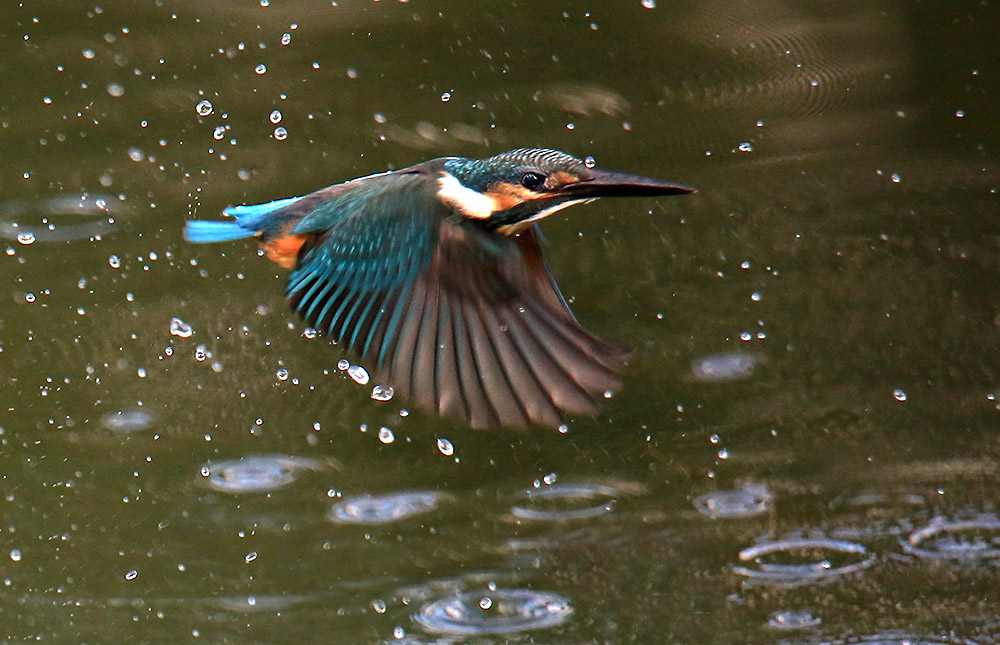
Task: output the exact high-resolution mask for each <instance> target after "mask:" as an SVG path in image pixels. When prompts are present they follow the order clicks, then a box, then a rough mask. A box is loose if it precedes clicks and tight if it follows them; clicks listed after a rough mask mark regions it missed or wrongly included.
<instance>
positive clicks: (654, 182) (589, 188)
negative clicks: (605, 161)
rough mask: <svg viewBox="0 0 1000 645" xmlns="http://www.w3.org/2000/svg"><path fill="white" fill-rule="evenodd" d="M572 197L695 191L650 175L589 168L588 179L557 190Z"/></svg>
mask: <svg viewBox="0 0 1000 645" xmlns="http://www.w3.org/2000/svg"><path fill="white" fill-rule="evenodd" d="M559 192H561V193H563V194H564V195H566V196H567V197H572V198H574V199H588V198H595V197H642V196H648V197H652V196H656V195H684V194H686V193H693V192H696V191H695V189H694V188H688V187H687V186H681V185H680V184H672V183H670V182H666V181H660V180H659V179H652V178H650V177H640V176H639V175H628V174H625V173H622V172H609V171H606V170H591V171H590V179H584V180H582V181H578V182H575V183H572V184H568V185H566V186H563V187H562V189H561V190H560V191H559Z"/></svg>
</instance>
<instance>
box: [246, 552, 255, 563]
mask: <svg viewBox="0 0 1000 645" xmlns="http://www.w3.org/2000/svg"><path fill="white" fill-rule="evenodd" d="M256 559H257V552H256V551H251V552H250V553H247V554H246V555H245V556H243V561H244V562H246V563H247V564H250V563H251V562H253V561H254V560H256Z"/></svg>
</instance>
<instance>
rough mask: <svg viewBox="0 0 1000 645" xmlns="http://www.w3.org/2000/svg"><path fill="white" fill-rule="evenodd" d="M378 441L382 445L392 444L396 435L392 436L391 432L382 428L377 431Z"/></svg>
mask: <svg viewBox="0 0 1000 645" xmlns="http://www.w3.org/2000/svg"><path fill="white" fill-rule="evenodd" d="M378 440H379V441H381V442H382V443H392V442H393V441H395V440H396V435H394V434H392V430H390V429H389V428H387V427H385V426H382V427H381V428H379V429H378Z"/></svg>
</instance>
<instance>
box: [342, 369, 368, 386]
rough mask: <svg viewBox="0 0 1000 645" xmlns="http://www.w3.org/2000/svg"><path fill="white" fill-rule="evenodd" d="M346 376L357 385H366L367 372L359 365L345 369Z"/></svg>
mask: <svg viewBox="0 0 1000 645" xmlns="http://www.w3.org/2000/svg"><path fill="white" fill-rule="evenodd" d="M347 375H348V376H350V377H351V378H352V379H354V382H355V383H357V384H358V385H368V379H369V376H368V370H366V369H365V368H363V367H361V366H360V365H351V366H350V367H348V368H347Z"/></svg>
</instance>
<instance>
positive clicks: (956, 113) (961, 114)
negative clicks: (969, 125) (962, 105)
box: [955, 110, 965, 119]
mask: <svg viewBox="0 0 1000 645" xmlns="http://www.w3.org/2000/svg"><path fill="white" fill-rule="evenodd" d="M955 116H956V117H958V118H959V119H961V118H962V117H963V116H965V110H955Z"/></svg>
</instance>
